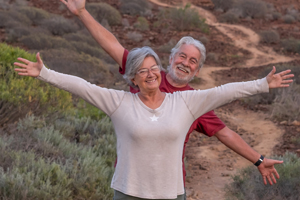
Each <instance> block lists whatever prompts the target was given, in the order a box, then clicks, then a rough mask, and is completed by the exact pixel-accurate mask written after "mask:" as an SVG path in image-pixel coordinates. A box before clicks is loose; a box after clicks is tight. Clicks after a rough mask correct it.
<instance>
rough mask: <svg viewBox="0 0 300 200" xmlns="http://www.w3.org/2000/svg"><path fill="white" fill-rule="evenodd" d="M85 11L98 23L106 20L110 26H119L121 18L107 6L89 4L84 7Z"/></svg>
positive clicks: (116, 11) (117, 12) (104, 4)
mask: <svg viewBox="0 0 300 200" xmlns="http://www.w3.org/2000/svg"><path fill="white" fill-rule="evenodd" d="M86 9H87V10H88V11H89V12H90V13H91V15H92V16H93V17H94V18H95V19H96V20H97V21H98V22H101V21H102V20H103V19H106V20H107V21H108V23H109V25H110V26H114V25H119V24H121V20H122V17H121V15H120V13H119V11H118V10H116V9H115V8H114V7H112V6H110V5H109V4H106V3H89V4H87V5H86Z"/></svg>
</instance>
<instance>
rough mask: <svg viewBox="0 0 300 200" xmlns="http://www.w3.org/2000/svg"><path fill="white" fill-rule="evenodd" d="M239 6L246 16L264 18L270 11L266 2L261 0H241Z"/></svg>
mask: <svg viewBox="0 0 300 200" xmlns="http://www.w3.org/2000/svg"><path fill="white" fill-rule="evenodd" d="M237 7H238V8H239V9H240V10H241V11H242V16H243V17H245V18H246V17H251V18H263V17H264V16H265V14H266V13H267V11H268V9H267V6H266V3H265V2H263V1H260V0H241V1H239V3H238V5H237Z"/></svg>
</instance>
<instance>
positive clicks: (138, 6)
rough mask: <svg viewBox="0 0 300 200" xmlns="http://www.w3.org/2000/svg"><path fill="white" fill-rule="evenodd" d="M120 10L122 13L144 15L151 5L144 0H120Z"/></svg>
mask: <svg viewBox="0 0 300 200" xmlns="http://www.w3.org/2000/svg"><path fill="white" fill-rule="evenodd" d="M120 11H121V13H122V14H128V15H133V16H135V15H142V16H145V15H146V14H147V13H148V12H149V11H151V5H150V4H149V3H148V2H147V1H146V0H121V5H120Z"/></svg>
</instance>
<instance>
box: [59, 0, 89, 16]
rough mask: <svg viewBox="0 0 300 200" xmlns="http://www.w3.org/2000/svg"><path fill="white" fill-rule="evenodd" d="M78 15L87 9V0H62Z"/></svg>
mask: <svg viewBox="0 0 300 200" xmlns="http://www.w3.org/2000/svg"><path fill="white" fill-rule="evenodd" d="M60 1H61V2H62V3H63V4H65V5H66V6H67V7H68V9H69V10H70V11H71V13H73V14H74V15H76V16H79V15H80V13H81V12H82V11H83V10H85V0H60Z"/></svg>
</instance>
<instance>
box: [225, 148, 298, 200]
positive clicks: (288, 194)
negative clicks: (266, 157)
mask: <svg viewBox="0 0 300 200" xmlns="http://www.w3.org/2000/svg"><path fill="white" fill-rule="evenodd" d="M275 159H279V160H283V161H284V163H283V164H280V165H276V170H277V172H278V174H279V175H280V179H278V180H277V184H274V185H272V186H271V185H267V186H265V185H263V179H262V176H261V174H260V173H259V171H258V170H257V169H256V168H255V167H253V166H250V167H248V168H245V169H243V170H241V171H240V172H239V173H238V174H236V175H234V176H233V177H232V179H233V182H232V183H231V184H230V185H227V186H226V197H227V199H238V200H242V199H257V200H258V199H274V200H279V199H280V200H281V199H286V200H287V199H291V200H292V199H295V200H296V199H299V196H300V188H299V185H300V170H299V168H300V159H299V157H297V155H296V154H293V153H286V154H285V155H284V156H283V157H275Z"/></svg>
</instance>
